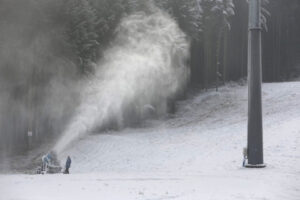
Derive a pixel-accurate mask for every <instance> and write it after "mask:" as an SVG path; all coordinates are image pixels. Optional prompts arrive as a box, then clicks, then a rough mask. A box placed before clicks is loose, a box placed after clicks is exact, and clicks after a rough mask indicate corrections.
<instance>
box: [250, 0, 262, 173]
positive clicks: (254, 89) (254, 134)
mask: <svg viewBox="0 0 300 200" xmlns="http://www.w3.org/2000/svg"><path fill="white" fill-rule="evenodd" d="M260 6H261V0H249V38H248V39H249V40H248V145H247V158H248V163H247V164H246V165H245V166H246V167H255V168H258V167H265V165H264V160H263V127H262V105H261V82H262V75H261V74H262V73H261V71H262V69H261V68H262V62H261V23H260V14H261V7H260Z"/></svg>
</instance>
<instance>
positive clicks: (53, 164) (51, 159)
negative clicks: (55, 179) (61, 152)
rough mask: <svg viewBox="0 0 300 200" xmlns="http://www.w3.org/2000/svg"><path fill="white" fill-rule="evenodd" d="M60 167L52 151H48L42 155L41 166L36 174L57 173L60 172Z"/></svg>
mask: <svg viewBox="0 0 300 200" xmlns="http://www.w3.org/2000/svg"><path fill="white" fill-rule="evenodd" d="M61 170H62V167H61V166H60V162H59V160H58V158H57V154H56V153H55V152H54V151H50V152H48V153H47V154H45V155H43V156H42V166H41V167H40V168H38V170H37V173H38V174H57V173H61Z"/></svg>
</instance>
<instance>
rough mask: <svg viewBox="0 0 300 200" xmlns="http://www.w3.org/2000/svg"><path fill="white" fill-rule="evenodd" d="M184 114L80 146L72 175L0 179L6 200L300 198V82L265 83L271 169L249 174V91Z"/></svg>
mask: <svg viewBox="0 0 300 200" xmlns="http://www.w3.org/2000/svg"><path fill="white" fill-rule="evenodd" d="M178 107H179V110H178V112H177V113H176V114H174V115H173V116H171V117H170V118H168V119H164V120H159V121H152V122H148V126H147V127H145V128H136V129H125V130H122V131H115V132H105V133H101V134H98V135H90V136H88V137H86V138H82V139H81V140H80V141H77V142H76V143H74V144H73V145H72V147H71V148H69V149H67V150H66V151H64V152H63V153H62V154H61V155H60V158H61V160H63V161H64V160H65V158H66V157H67V156H68V155H70V156H71V158H72V166H71V169H70V171H71V174H70V175H62V174H58V175H23V174H12V175H0V200H9V199H11V200H53V199H57V200H59V199H72V200H78V199H105V200H110V199H112V200H132V199H141V200H142V199H149V200H150V199H151V200H156V199H157V200H162V199H178V200H179V199H180V200H190V199H192V200H200V199H204V200H206V199H208V200H226V199H228V200H235V199H239V200H240V199H246V200H256V199H257V200H263V199H264V200H269V199H270V200H277V199H278V200H282V199H285V200H286V199H287V200H299V199H300V167H299V164H300V82H287V83H269V84H263V117H264V123H263V125H264V158H265V163H266V164H267V167H266V168H264V169H245V168H242V167H241V165H242V149H243V147H245V146H246V137H247V135H246V133H247V87H246V86H240V85H237V84H230V83H229V84H227V85H226V86H224V87H222V88H220V91H219V92H215V91H214V90H211V91H208V92H202V93H200V94H198V95H194V96H193V97H190V98H188V100H185V101H182V102H179V103H178ZM149 124H150V125H149Z"/></svg>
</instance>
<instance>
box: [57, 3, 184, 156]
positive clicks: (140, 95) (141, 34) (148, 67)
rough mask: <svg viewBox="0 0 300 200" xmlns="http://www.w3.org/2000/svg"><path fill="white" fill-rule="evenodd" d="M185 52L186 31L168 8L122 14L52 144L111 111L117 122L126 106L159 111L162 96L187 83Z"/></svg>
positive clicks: (85, 130) (61, 144) (79, 133)
mask: <svg viewBox="0 0 300 200" xmlns="http://www.w3.org/2000/svg"><path fill="white" fill-rule="evenodd" d="M188 56H189V42H188V40H187V38H186V35H185V34H184V33H183V32H182V31H181V30H180V28H179V27H178V25H177V23H176V22H175V20H174V19H172V18H171V17H170V16H169V15H168V14H166V13H164V12H162V11H160V10H158V9H155V11H151V12H150V13H147V14H146V13H144V12H137V13H134V14H132V15H129V16H127V17H125V18H123V19H122V20H121V22H120V24H119V26H118V28H117V29H116V38H115V40H114V41H113V43H112V45H111V47H110V48H108V49H107V50H106V52H105V53H104V55H103V58H102V59H101V61H99V62H98V64H97V69H96V72H95V76H94V77H93V78H92V80H90V81H89V82H88V83H87V84H86V86H85V89H84V90H83V92H82V96H81V104H80V106H79V107H78V109H77V111H76V114H75V115H74V116H73V118H72V120H71V121H70V123H69V124H68V125H67V126H66V129H65V131H64V133H63V134H62V137H61V138H60V140H59V141H58V142H57V144H56V145H55V146H54V149H53V150H54V151H55V152H56V153H58V154H60V153H61V152H62V151H63V150H64V149H65V148H67V146H68V145H70V144H71V143H72V142H74V141H75V140H77V139H78V138H81V137H84V136H85V135H87V134H89V133H91V132H92V131H93V129H95V128H96V127H101V126H103V124H105V123H106V121H107V120H109V119H111V118H112V117H115V118H116V120H117V122H118V125H119V126H122V123H123V120H124V115H123V114H124V110H125V109H128V107H131V109H134V110H135V112H137V113H138V112H142V109H143V107H144V106H145V105H153V107H155V108H156V110H157V111H159V113H160V114H164V113H165V112H166V104H167V101H168V98H171V97H172V96H174V95H176V93H177V92H178V91H180V90H181V89H182V88H183V87H184V86H185V84H186V83H187V80H188V78H189V68H188V67H187V66H186V61H187V59H188Z"/></svg>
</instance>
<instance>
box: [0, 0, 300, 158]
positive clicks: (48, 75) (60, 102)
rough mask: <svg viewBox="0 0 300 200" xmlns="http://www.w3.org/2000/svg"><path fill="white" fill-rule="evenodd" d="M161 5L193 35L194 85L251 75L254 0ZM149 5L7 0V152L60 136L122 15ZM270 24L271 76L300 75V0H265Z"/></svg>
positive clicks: (2, 0) (1, 37)
mask: <svg viewBox="0 0 300 200" xmlns="http://www.w3.org/2000/svg"><path fill="white" fill-rule="evenodd" d="M154 3H155V4H156V6H157V7H159V8H161V9H162V10H164V11H166V12H168V13H169V14H170V15H171V16H172V17H173V18H174V19H175V20H176V21H177V22H178V24H179V26H180V28H181V29H182V30H183V31H184V32H185V33H186V34H187V36H188V38H189V39H190V41H191V58H190V60H189V61H188V63H189V65H190V67H191V84H190V87H197V88H203V89H204V88H212V87H218V86H219V85H221V84H224V83H225V82H227V81H237V80H239V79H241V78H244V77H246V76H247V32H248V28H247V26H248V4H247V1H246V0H223V1H217V0H201V1H195V0H185V1H182V0H156V1H154ZM148 6H149V4H148V3H147V0H64V1H63V0H52V1H47V0H0V98H1V99H0V112H1V114H0V145H1V146H0V152H6V153H7V152H8V153H10V152H16V151H17V152H23V151H24V150H27V149H29V148H33V147H34V146H36V145H39V144H42V143H43V141H46V140H49V138H53V137H57V136H58V135H59V134H60V133H61V131H62V130H63V128H64V126H65V124H66V123H67V122H68V120H69V119H70V116H72V113H73V111H74V108H75V107H76V106H77V105H78V103H79V102H78V97H79V94H80V84H81V81H83V80H86V79H89V77H90V76H93V73H94V71H95V67H97V65H96V64H95V63H96V62H97V61H99V60H100V59H101V56H102V52H103V51H105V49H106V48H107V47H109V45H110V42H111V41H112V40H113V39H114V31H115V28H116V27H117V25H118V23H119V22H120V20H121V19H122V17H124V16H126V15H130V14H131V13H133V12H136V11H144V12H147V9H148ZM262 23H263V25H264V26H263V27H264V29H263V44H262V45H263V81H264V82H276V81H287V80H291V79H292V78H294V77H295V76H297V75H299V65H300V39H299V38H300V37H299V35H300V26H299V25H300V1H299V0H270V2H269V3H268V2H267V1H264V3H263V17H262ZM28 132H32V133H33V137H30V138H32V141H29V138H28V136H27V135H28ZM4 150H5V151H4ZM0 156H1V155H0Z"/></svg>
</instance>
